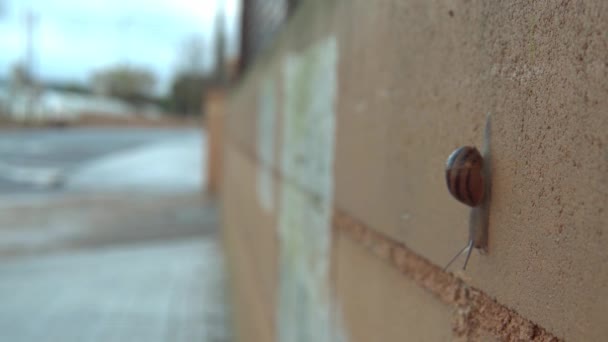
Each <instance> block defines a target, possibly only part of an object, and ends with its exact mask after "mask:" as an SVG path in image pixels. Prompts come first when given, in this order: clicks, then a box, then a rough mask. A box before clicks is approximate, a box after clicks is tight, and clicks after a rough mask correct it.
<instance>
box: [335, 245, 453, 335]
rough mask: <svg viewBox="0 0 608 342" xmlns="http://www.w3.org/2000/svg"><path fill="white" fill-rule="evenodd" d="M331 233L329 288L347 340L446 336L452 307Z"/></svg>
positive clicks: (384, 263)
mask: <svg viewBox="0 0 608 342" xmlns="http://www.w3.org/2000/svg"><path fill="white" fill-rule="evenodd" d="M336 239H337V241H336V243H335V244H334V246H335V250H334V253H336V254H335V263H334V267H333V273H334V279H335V289H334V291H335V297H336V301H337V305H338V307H339V312H340V315H341V316H342V317H343V320H344V322H343V326H344V328H345V331H346V335H347V336H348V340H349V341H350V342H357V341H362V342H363V341H450V340H451V317H452V308H451V307H449V306H447V305H444V304H443V303H441V302H439V301H438V300H437V299H436V298H435V297H433V296H432V295H431V294H430V293H429V292H426V291H424V290H422V289H421V288H419V287H418V286H416V285H415V284H414V283H413V282H412V281H411V280H409V279H408V278H407V277H405V276H404V275H403V274H400V273H399V272H398V271H397V269H396V268H394V267H392V266H391V265H389V264H388V263H387V262H385V261H384V260H381V259H379V258H378V257H376V256H375V255H373V254H372V253H371V252H370V251H369V250H367V249H365V248H364V247H362V246H361V245H359V244H357V243H356V242H353V241H352V240H350V239H349V238H348V237H342V236H338V237H337V238H336Z"/></svg>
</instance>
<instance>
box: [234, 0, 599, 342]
mask: <svg viewBox="0 0 608 342" xmlns="http://www.w3.org/2000/svg"><path fill="white" fill-rule="evenodd" d="M228 107H229V108H228V114H227V116H226V117H225V118H224V120H225V122H224V125H225V131H224V139H223V141H224V144H223V159H224V161H223V170H224V174H223V175H224V178H223V186H222V194H223V201H224V206H223V207H224V208H223V211H224V214H223V220H224V221H223V223H224V234H225V241H226V247H227V250H228V254H229V256H230V265H231V267H232V277H233V284H234V285H233V287H234V294H235V296H234V298H235V305H236V308H237V309H236V310H235V311H236V316H237V319H236V321H237V327H238V330H239V333H240V337H241V340H243V341H245V340H246V341H252V340H257V341H270V340H278V341H310V340H315V341H324V340H325V341H340V340H345V341H369V340H382V341H393V340H407V339H411V340H428V341H441V340H451V339H461V340H484V341H485V340H491V339H496V340H518V339H519V340H553V339H565V340H571V341H600V340H602V339H603V338H604V337H605V336H608V324H606V322H607V321H606V317H608V268H606V264H607V262H608V248H607V247H608V208H607V207H606V206H607V203H608V3H607V2H605V1H602V0H588V1H561V2H557V1H551V2H549V1H538V2H528V1H500V2H498V1H495V2H489V1H482V2H471V1H465V0H460V1H425V0H408V1H400V0H381V1H374V2H370V1H364V0H353V1H337V0H336V1H320V0H309V1H304V2H303V3H302V4H301V6H300V7H298V10H297V11H296V12H295V14H294V17H293V18H292V20H291V21H290V22H289V23H288V25H287V26H286V29H285V30H284V32H282V34H281V35H280V37H279V39H278V42H277V43H276V44H275V46H273V47H272V49H270V51H269V52H267V53H266V54H265V55H263V56H262V57H261V58H260V59H259V60H258V61H257V63H256V64H255V66H254V67H253V68H252V69H251V70H250V71H249V73H248V74H247V75H246V77H245V79H244V81H243V82H242V83H241V84H240V85H239V86H238V88H237V89H236V90H235V91H234V92H233V94H232V95H231V98H230V100H229V104H228ZM488 114H490V115H491V118H492V121H491V127H492V134H491V137H490V140H489V144H490V151H491V164H490V165H489V166H490V167H491V170H492V183H493V185H492V197H491V198H492V200H491V204H490V235H489V251H488V253H487V254H485V255H480V254H479V253H477V252H474V253H473V256H472V257H471V261H470V263H469V266H468V268H467V270H466V271H461V270H460V269H459V268H460V266H459V264H456V265H455V266H453V267H452V269H451V270H450V271H449V272H444V271H442V267H443V266H444V265H445V264H446V262H447V261H448V260H450V259H451V257H452V256H453V255H454V254H456V253H457V252H458V251H459V250H460V249H461V248H462V246H464V244H465V243H466V240H467V229H468V211H469V209H468V208H466V207H465V206H464V205H462V204H460V203H459V202H457V201H455V200H454V199H453V198H451V197H450V195H449V194H448V191H447V189H446V185H445V179H444V177H445V176H444V165H445V160H446V158H447V156H448V155H449V154H450V152H451V151H452V150H453V149H454V148H456V147H458V146H461V145H476V146H482V145H483V135H484V126H485V120H486V116H487V115H488ZM312 332H314V333H312ZM310 334H314V335H310Z"/></svg>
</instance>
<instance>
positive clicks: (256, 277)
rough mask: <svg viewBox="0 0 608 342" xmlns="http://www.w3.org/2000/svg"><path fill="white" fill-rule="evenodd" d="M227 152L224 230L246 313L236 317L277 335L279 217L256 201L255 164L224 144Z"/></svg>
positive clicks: (234, 279) (239, 304)
mask: <svg viewBox="0 0 608 342" xmlns="http://www.w3.org/2000/svg"><path fill="white" fill-rule="evenodd" d="M225 152H226V153H225V155H224V157H225V159H226V164H225V166H226V177H225V179H224V185H223V187H222V188H223V189H222V190H223V199H224V204H223V208H222V221H223V226H222V227H223V228H222V229H223V236H224V241H225V245H226V248H227V250H228V253H229V254H230V256H231V257H230V260H231V261H230V265H231V272H230V274H231V277H232V279H231V283H232V284H233V286H234V290H235V291H236V294H237V296H236V300H235V302H234V303H235V304H236V307H235V311H236V312H241V311H243V313H242V315H243V318H242V319H239V320H238V321H239V322H242V324H239V326H243V327H244V328H243V329H244V330H247V329H248V328H247V327H249V329H254V328H255V327H258V328H259V329H260V331H261V333H262V336H266V337H267V336H272V337H273V338H274V333H275V329H274V323H275V312H276V289H277V243H276V219H275V217H274V216H273V215H271V214H269V213H266V212H264V211H263V210H262V209H261V208H260V207H259V206H258V205H257V199H256V195H255V175H256V174H255V168H254V163H253V162H252V161H251V160H250V159H249V158H248V157H247V156H245V155H243V154H242V153H241V152H240V151H239V150H237V149H236V148H234V147H231V146H230V145H227V146H225ZM252 302H253V303H252ZM250 306H251V308H250ZM254 316H255V317H254ZM250 325H252V326H250ZM242 341H249V339H242ZM260 341H267V339H261V340H260Z"/></svg>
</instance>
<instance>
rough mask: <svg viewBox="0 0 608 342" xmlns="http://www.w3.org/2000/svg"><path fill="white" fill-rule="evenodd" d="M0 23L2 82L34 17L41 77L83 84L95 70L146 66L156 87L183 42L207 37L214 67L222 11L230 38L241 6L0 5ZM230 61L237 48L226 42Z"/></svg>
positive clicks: (72, 0) (160, 1)
mask: <svg viewBox="0 0 608 342" xmlns="http://www.w3.org/2000/svg"><path fill="white" fill-rule="evenodd" d="M5 1H7V9H9V11H8V12H7V13H6V14H7V15H6V17H5V19H4V20H0V49H1V50H2V52H3V53H2V54H0V75H7V73H8V69H9V68H10V66H11V65H12V64H13V63H14V62H15V61H17V60H18V59H20V58H21V57H22V56H23V55H24V52H25V36H26V35H25V24H24V16H25V13H26V12H27V10H28V9H30V8H31V9H32V10H33V11H34V12H35V13H37V16H38V24H37V26H36V30H35V35H34V42H35V49H36V56H37V61H36V63H37V71H38V74H39V75H41V76H42V77H43V78H48V79H62V78H63V79H76V80H80V81H83V82H84V81H86V80H87V79H88V77H89V75H90V74H91V72H92V71H93V70H95V69H98V68H101V67H103V66H107V65H111V64H115V63H120V62H129V63H132V64H137V65H146V66H149V67H150V68H151V69H153V70H154V71H155V72H156V73H157V74H158V75H159V78H160V80H161V83H166V82H168V78H169V76H170V75H171V73H172V72H173V70H174V69H175V67H176V65H175V64H176V61H177V60H178V53H179V49H180V44H181V43H182V41H183V40H184V39H185V38H186V37H188V36H191V35H192V34H200V35H202V36H203V37H204V39H205V40H206V42H207V45H208V47H209V49H208V54H209V55H208V56H207V59H208V60H210V61H211V62H212V59H213V54H212V51H211V50H212V46H213V44H211V41H212V35H213V33H214V32H213V31H214V25H215V24H214V21H215V16H216V13H217V11H218V10H219V9H221V8H224V9H225V10H226V11H228V13H227V14H228V24H227V25H228V30H227V31H228V33H232V34H234V33H235V32H237V31H238V30H236V28H234V27H235V26H236V22H237V20H238V16H237V13H236V11H238V10H239V5H238V2H239V1H238V0H230V1H225V2H224V3H222V4H220V3H218V2H216V1H214V0H199V1H195V0H156V1H144V0H130V1H125V0H88V1H82V0H30V1H23V0H5ZM228 45H229V47H230V48H231V49H230V50H231V52H232V53H231V54H233V53H234V50H235V47H236V46H237V44H236V41H231V42H229V44H228Z"/></svg>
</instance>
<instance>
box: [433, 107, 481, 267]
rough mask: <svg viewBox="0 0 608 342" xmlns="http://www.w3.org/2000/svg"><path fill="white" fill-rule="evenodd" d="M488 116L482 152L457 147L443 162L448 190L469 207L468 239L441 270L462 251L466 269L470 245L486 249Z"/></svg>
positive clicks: (472, 148)
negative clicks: (464, 254)
mask: <svg viewBox="0 0 608 342" xmlns="http://www.w3.org/2000/svg"><path fill="white" fill-rule="evenodd" d="M490 171H491V170H490V115H489V114H488V116H487V119H486V128H485V134H484V152H483V155H482V154H481V153H480V152H479V150H477V148H475V147H473V146H463V147H459V148H457V149H456V150H454V152H452V153H451V154H450V156H449V157H448V160H447V163H446V169H445V178H446V183H447V186H448V190H449V192H450V194H452V196H454V197H455V198H456V199H457V200H458V201H460V202H461V203H464V204H466V205H468V206H470V207H471V212H470V215H469V241H468V243H467V244H466V245H465V246H464V247H463V248H462V249H461V250H460V252H458V254H456V255H455V256H454V258H452V260H450V262H449V263H448V264H447V265H446V266H445V268H444V270H447V269H448V267H450V265H451V264H452V263H453V262H454V261H455V260H456V259H457V258H458V257H459V256H460V255H461V254H463V253H465V252H466V253H467V256H466V259H465V261H464V266H463V267H462V269H463V270H465V269H466V267H467V263H468V262H469V257H470V256H471V252H472V251H473V248H477V249H479V250H480V251H482V252H485V251H486V250H487V244H488V224H489V218H490V215H489V209H490V205H489V204H490V188H491V187H490V185H491V183H490V181H491V179H490V176H491V172H490Z"/></svg>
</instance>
